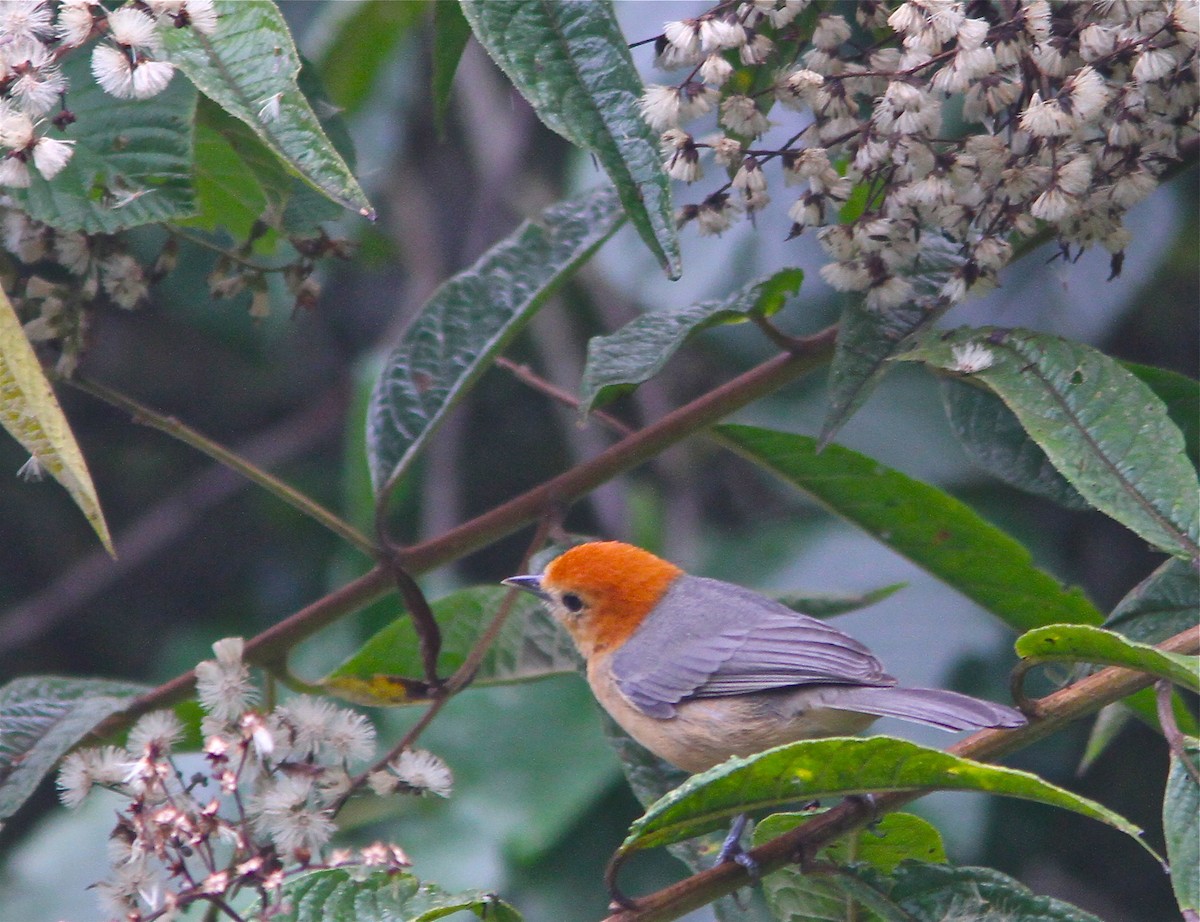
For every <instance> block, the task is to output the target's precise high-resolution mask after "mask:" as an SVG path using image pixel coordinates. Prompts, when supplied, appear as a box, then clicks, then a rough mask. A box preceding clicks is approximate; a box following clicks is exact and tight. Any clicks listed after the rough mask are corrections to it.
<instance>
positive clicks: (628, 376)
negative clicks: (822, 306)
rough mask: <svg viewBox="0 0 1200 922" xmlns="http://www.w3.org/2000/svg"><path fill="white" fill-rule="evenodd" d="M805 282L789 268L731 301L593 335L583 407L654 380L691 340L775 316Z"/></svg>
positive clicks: (660, 315)
mask: <svg viewBox="0 0 1200 922" xmlns="http://www.w3.org/2000/svg"><path fill="white" fill-rule="evenodd" d="M803 281H804V273H803V272H802V271H801V270H799V269H784V270H783V271H782V272H777V273H775V274H774V275H771V276H767V277H766V278H761V279H758V280H757V281H754V282H751V283H750V284H749V285H746V286H745V287H744V288H742V289H741V290H740V291H737V292H735V293H734V294H733V295H731V296H730V297H728V298H725V299H722V300H719V301H701V302H700V303H699V304H693V305H691V306H690V307H684V308H681V309H679V310H666V311H655V312H654V313H652V314H644V315H642V316H641V317H638V318H637V319H636V320H632V321H630V322H629V323H627V324H625V326H623V327H621V329H619V330H617V332H615V333H613V334H611V335H609V336H595V337H593V338H592V339H591V341H590V342H588V354H587V365H586V366H585V367H584V369H583V383H582V385H581V387H580V391H581V394H580V396H581V398H582V404H581V408H582V409H583V411H584V412H587V411H588V410H590V409H592V407H594V406H597V405H599V404H604V403H608V402H609V401H610V400H612V399H614V398H615V397H617V396H619V395H620V394H622V393H625V392H627V391H631V390H633V389H634V388H635V387H637V385H639V384H641V383H642V382H643V381H648V380H649V379H650V378H653V377H654V376H655V375H656V374H658V373H659V372H660V371H661V370H662V368H663V366H664V365H666V364H667V361H668V360H669V359H670V358H671V356H673V355H674V354H675V352H676V351H677V350H678V349H679V347H680V346H682V345H683V344H684V342H685V341H686V340H687V339H688V337H690V336H692V335H694V334H695V333H699V332H700V331H701V330H707V329H708V328H709V327H714V326H717V325H719V324H725V323H741V322H743V321H745V320H749V319H750V318H751V317H770V316H771V315H772V314H774V313H776V312H777V311H779V310H780V309H781V308H782V307H783V305H784V304H785V303H786V301H787V297H788V295H789V294H795V293H796V292H797V291H798V290H799V289H800V284H801V282H803Z"/></svg>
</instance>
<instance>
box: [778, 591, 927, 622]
mask: <svg viewBox="0 0 1200 922" xmlns="http://www.w3.org/2000/svg"><path fill="white" fill-rule="evenodd" d="M907 585H908V583H892V584H891V585H890V586H881V587H880V588H879V589H872V590H871V591H869V592H862V593H855V594H847V595H832V594H824V595H795V594H793V595H779V596H775V600H776V601H777V602H780V603H781V604H783V605H786V606H787V607H788V608H790V609H791V610H792V611H798V612H800V613H801V614H805V615H812V616H813V617H814V618H831V617H833V616H834V615H844V614H846V613H847V612H851V611H858V609H860V608H866V607H867V606H868V605H874V604H875V603H876V602H882V601H883V600H884V599H886V598H887V597H888V596H890V595H893V594H894V593H896V592H899V591H900V590H901V589H903V588H905V587H906V586H907Z"/></svg>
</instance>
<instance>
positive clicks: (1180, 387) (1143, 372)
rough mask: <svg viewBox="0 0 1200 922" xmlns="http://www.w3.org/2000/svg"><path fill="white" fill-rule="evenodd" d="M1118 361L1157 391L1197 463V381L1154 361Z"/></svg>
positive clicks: (1199, 455) (1199, 387) (1199, 397)
mask: <svg viewBox="0 0 1200 922" xmlns="http://www.w3.org/2000/svg"><path fill="white" fill-rule="evenodd" d="M1121 364H1122V365H1123V366H1124V367H1125V368H1127V369H1128V370H1129V371H1131V372H1133V373H1134V374H1135V375H1137V376H1138V377H1139V378H1140V379H1141V381H1142V383H1143V384H1145V385H1146V387H1148V388H1150V390H1152V391H1154V393H1156V394H1157V395H1158V399H1159V400H1161V401H1162V402H1163V404H1164V405H1165V406H1166V408H1167V415H1168V416H1170V417H1171V421H1172V422H1173V423H1175V425H1176V426H1178V427H1179V431H1180V432H1182V433H1183V447H1184V450H1185V451H1186V452H1187V456H1188V457H1189V458H1191V459H1192V464H1195V465H1200V381H1194V380H1193V379H1191V378H1189V377H1188V376H1187V375H1181V374H1179V372H1176V371H1170V370H1168V369H1166V368H1155V367H1154V366H1153V365H1139V364H1138V363H1137V362H1122V363H1121Z"/></svg>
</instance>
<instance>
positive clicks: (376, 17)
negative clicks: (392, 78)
mask: <svg viewBox="0 0 1200 922" xmlns="http://www.w3.org/2000/svg"><path fill="white" fill-rule="evenodd" d="M441 5H442V4H441V3H432V4H426V3H419V2H408V3H397V2H395V0H366V2H360V3H356V4H355V5H354V10H353V11H352V12H351V13H349V14H348V15H346V16H344V17H341V18H339V20H338V22H337V25H336V29H335V30H334V34H333V35H332V36H330V37H329V39H328V41H326V42H324V45H323V47H324V54H322V55H321V58H320V62H319V64H318V65H317V66H318V70H320V72H321V80H322V82H323V83H324V84H325V88H326V89H327V90H328V91H329V95H330V97H331V98H332V99H333V100H335V102H336V104H337V105H338V106H340V107H341V108H342V110H344V111H345V112H346V114H347V115H353V114H354V113H356V112H358V111H359V110H360V109H362V107H363V106H364V105H366V103H367V101H368V100H369V99H370V98H371V93H372V92H373V91H374V90H375V87H376V86H377V81H378V80H379V75H380V72H381V71H382V70H383V69H384V65H385V64H387V62H388V58H389V57H391V55H392V54H393V52H395V50H396V48H397V46H398V45H399V43H400V40H401V39H402V38H404V36H405V35H406V34H408V33H409V31H410V30H412V29H414V28H415V27H416V26H417V25H418V24H419V23H420V22H421V20H422V19H423V18H424V17H425V15H426V13H427V12H428V11H429V7H430V6H433V7H438V6H441ZM446 5H448V6H453V5H454V4H452V3H451V4H446ZM368 37H369V40H366V39H368Z"/></svg>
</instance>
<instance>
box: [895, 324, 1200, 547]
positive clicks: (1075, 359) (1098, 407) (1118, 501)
mask: <svg viewBox="0 0 1200 922" xmlns="http://www.w3.org/2000/svg"><path fill="white" fill-rule="evenodd" d="M899 358H902V359H906V360H915V361H921V362H925V363H927V364H929V365H932V366H934V367H936V368H941V369H945V370H947V371H950V372H953V373H961V374H964V375H965V374H969V376H970V380H971V381H974V382H978V383H979V384H980V385H981V386H986V387H988V388H990V389H991V390H992V391H994V392H995V393H996V394H998V395H999V397H1000V398H1001V399H1002V400H1003V401H1004V402H1005V403H1006V404H1007V405H1008V406H1009V408H1010V409H1012V411H1013V412H1014V413H1015V414H1016V415H1017V418H1018V419H1019V420H1020V421H1021V425H1022V427H1024V429H1025V431H1026V432H1028V433H1029V435H1030V436H1031V437H1032V438H1033V439H1034V441H1036V442H1037V443H1038V445H1039V446H1041V448H1042V450H1043V451H1044V452H1045V453H1046V455H1047V456H1048V457H1049V458H1050V460H1051V461H1052V462H1053V463H1054V466H1055V467H1056V468H1058V470H1059V472H1060V473H1061V474H1062V475H1063V476H1064V477H1066V479H1067V480H1068V481H1069V482H1070V483H1071V485H1072V486H1073V487H1074V488H1075V489H1076V490H1078V491H1079V493H1080V495H1081V496H1083V498H1084V499H1086V500H1087V501H1088V502H1089V503H1091V504H1092V505H1093V506H1095V507H1096V508H1097V509H1099V510H1101V511H1102V512H1104V513H1106V514H1107V515H1109V516H1111V517H1112V518H1114V519H1116V520H1117V521H1118V522H1120V523H1121V524H1123V525H1125V526H1126V527H1127V528H1130V529H1132V530H1133V531H1134V532H1136V533H1137V534H1139V535H1141V536H1142V537H1143V538H1145V539H1146V540H1147V541H1149V542H1150V543H1151V544H1153V545H1154V546H1156V547H1159V548H1161V549H1162V550H1164V551H1167V552H1168V553H1171V554H1174V555H1176V556H1180V557H1187V558H1189V559H1196V558H1197V557H1200V503H1197V501H1196V495H1197V492H1198V491H1200V485H1198V484H1197V480H1196V471H1195V469H1194V468H1193V467H1192V465H1191V463H1190V462H1189V461H1188V459H1187V456H1186V455H1185V454H1184V445H1183V436H1182V434H1181V433H1180V431H1179V428H1178V427H1177V426H1176V425H1175V424H1174V423H1173V422H1171V420H1170V418H1169V417H1168V416H1167V412H1166V408H1165V407H1164V406H1163V403H1162V401H1161V400H1159V399H1158V397H1157V396H1155V394H1154V392H1153V391H1151V390H1150V388H1148V387H1147V386H1146V385H1145V384H1143V383H1142V382H1141V381H1140V380H1138V378H1137V377H1135V376H1134V375H1133V374H1131V373H1130V372H1128V371H1126V370H1125V369H1124V368H1122V367H1121V365H1120V363H1118V362H1116V361H1115V360H1113V359H1111V358H1109V357H1108V356H1106V355H1104V354H1103V353H1101V352H1098V351H1096V350H1095V349H1092V348H1090V347H1089V346H1084V345H1081V344H1079V343H1075V342H1071V341H1069V340H1065V339H1060V338H1059V337H1056V336H1048V335H1046V334H1042V333H1031V332H1029V331H1025V330H999V329H989V328H982V329H975V328H970V329H960V330H955V331H952V332H949V333H944V334H942V335H940V336H936V337H934V336H928V337H925V338H924V339H923V340H922V341H921V342H920V343H918V344H917V345H916V346H915V347H914V348H913V349H912V350H910V351H908V352H906V353H904V354H903V355H902V356H899Z"/></svg>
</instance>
